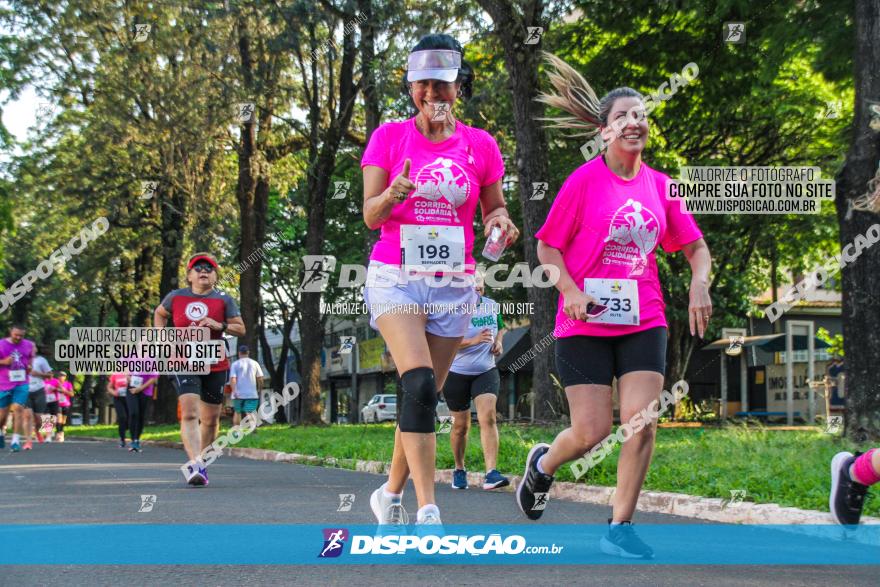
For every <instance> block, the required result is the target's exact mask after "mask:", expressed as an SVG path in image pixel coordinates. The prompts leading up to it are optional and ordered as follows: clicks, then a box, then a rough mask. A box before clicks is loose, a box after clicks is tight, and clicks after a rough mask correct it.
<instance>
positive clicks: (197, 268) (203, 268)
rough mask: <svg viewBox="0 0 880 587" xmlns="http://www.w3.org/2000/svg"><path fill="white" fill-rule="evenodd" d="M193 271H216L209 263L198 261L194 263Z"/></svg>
mask: <svg viewBox="0 0 880 587" xmlns="http://www.w3.org/2000/svg"><path fill="white" fill-rule="evenodd" d="M192 268H193V271H197V272H199V273H212V272H213V271H214V266H213V265H209V264H208V263H196V264H195V265H193V267H192Z"/></svg>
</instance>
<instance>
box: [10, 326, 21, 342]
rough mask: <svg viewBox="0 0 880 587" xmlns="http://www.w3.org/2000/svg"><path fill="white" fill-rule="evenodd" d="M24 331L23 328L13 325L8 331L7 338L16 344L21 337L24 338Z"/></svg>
mask: <svg viewBox="0 0 880 587" xmlns="http://www.w3.org/2000/svg"><path fill="white" fill-rule="evenodd" d="M24 332H25V331H24V329H22V328H16V327H14V326H13V327H12V329H11V330H10V331H9V338H10V340H12V342H13V343H14V344H18V343H20V342H21V339H23V338H24Z"/></svg>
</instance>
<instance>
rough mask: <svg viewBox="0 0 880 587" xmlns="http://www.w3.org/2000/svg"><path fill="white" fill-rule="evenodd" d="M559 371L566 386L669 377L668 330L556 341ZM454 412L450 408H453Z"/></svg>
mask: <svg viewBox="0 0 880 587" xmlns="http://www.w3.org/2000/svg"><path fill="white" fill-rule="evenodd" d="M556 370H557V371H558V372H559V377H560V378H561V379H562V385H563V387H569V386H571V385H584V384H587V385H611V380H612V379H613V378H614V377H617V378H618V379H619V378H620V377H622V376H623V375H625V374H626V373H630V372H632V371H656V372H657V373H660V374H661V375H665V374H666V328H665V327H663V326H658V327H657V328H649V329H648V330H642V331H640V332H633V333H632V334H624V335H622V336H567V337H565V338H559V339H557V340H556ZM450 409H451V408H450Z"/></svg>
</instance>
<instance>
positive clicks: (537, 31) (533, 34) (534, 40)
mask: <svg viewBox="0 0 880 587" xmlns="http://www.w3.org/2000/svg"><path fill="white" fill-rule="evenodd" d="M526 31H528V34H529V36H528V37H526V40H525V41H523V44H524V45H537V44H538V42H539V41H540V40H541V35H543V34H544V27H540V26H529V27H526Z"/></svg>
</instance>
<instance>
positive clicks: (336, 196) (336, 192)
mask: <svg viewBox="0 0 880 587" xmlns="http://www.w3.org/2000/svg"><path fill="white" fill-rule="evenodd" d="M350 187H351V182H350V181H334V182H333V197H332V198H330V199H331V200H341V199H343V198H345V196H347V195H348V188H350Z"/></svg>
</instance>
